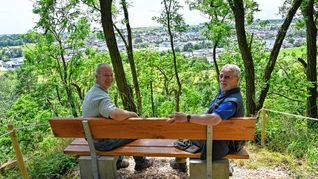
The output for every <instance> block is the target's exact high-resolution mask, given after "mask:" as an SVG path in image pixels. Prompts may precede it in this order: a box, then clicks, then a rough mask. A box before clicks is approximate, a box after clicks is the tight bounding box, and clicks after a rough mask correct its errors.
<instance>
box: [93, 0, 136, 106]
mask: <svg viewBox="0 0 318 179" xmlns="http://www.w3.org/2000/svg"><path fill="white" fill-rule="evenodd" d="M99 2H100V7H101V22H102V26H103V31H104V36H105V39H106V44H107V47H108V50H109V55H110V58H111V61H112V64H113V68H114V72H115V79H116V84H117V87H118V90H119V93H120V96H121V99H122V101H123V105H124V108H125V109H127V110H129V111H136V106H135V103H134V100H133V96H132V91H131V89H130V88H129V87H128V84H127V80H126V75H125V71H124V67H123V63H122V60H121V56H120V54H119V50H118V46H117V41H116V37H115V32H114V27H113V26H114V23H113V19H112V0H100V1H99Z"/></svg>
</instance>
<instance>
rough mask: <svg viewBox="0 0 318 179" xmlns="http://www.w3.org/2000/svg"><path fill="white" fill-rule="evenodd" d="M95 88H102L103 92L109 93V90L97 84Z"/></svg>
mask: <svg viewBox="0 0 318 179" xmlns="http://www.w3.org/2000/svg"><path fill="white" fill-rule="evenodd" d="M94 87H97V88H100V89H101V90H103V91H105V92H106V93H108V90H107V89H104V88H103V87H102V86H101V85H99V84H97V83H95V84H94Z"/></svg>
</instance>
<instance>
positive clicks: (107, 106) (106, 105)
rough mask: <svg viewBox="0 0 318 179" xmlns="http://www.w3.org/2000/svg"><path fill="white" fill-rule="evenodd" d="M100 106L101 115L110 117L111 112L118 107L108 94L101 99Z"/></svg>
mask: <svg viewBox="0 0 318 179" xmlns="http://www.w3.org/2000/svg"><path fill="white" fill-rule="evenodd" d="M98 108H99V114H100V115H102V116H104V117H106V118H109V114H110V113H111V112H112V111H113V110H115V109H116V106H115V104H114V103H113V102H112V100H111V98H110V97H109V96H107V97H106V98H104V99H102V100H101V101H100V103H99V106H98Z"/></svg>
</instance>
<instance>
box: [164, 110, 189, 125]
mask: <svg viewBox="0 0 318 179" xmlns="http://www.w3.org/2000/svg"><path fill="white" fill-rule="evenodd" d="M169 118H170V119H168V120H167V122H168V123H170V124H172V123H182V122H187V114H186V113H183V112H174V113H172V114H171V115H170V116H169Z"/></svg>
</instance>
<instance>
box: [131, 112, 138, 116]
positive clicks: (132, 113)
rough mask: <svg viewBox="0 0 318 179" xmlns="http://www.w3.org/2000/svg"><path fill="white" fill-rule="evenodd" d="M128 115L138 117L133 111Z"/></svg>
mask: <svg viewBox="0 0 318 179" xmlns="http://www.w3.org/2000/svg"><path fill="white" fill-rule="evenodd" d="M130 117H139V116H138V114H137V113H135V112H130Z"/></svg>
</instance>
